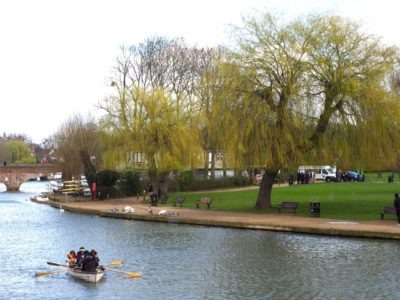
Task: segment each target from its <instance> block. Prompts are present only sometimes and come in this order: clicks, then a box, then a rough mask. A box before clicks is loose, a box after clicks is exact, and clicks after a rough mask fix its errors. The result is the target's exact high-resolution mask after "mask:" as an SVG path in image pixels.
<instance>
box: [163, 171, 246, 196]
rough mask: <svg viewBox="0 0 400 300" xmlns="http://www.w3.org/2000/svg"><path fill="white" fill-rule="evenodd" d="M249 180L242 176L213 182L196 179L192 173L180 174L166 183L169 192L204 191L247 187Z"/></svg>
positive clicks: (223, 178)
mask: <svg viewBox="0 0 400 300" xmlns="http://www.w3.org/2000/svg"><path fill="white" fill-rule="evenodd" d="M248 185H249V180H248V178H247V177H244V176H234V177H222V178H216V179H215V180H211V179H203V178H196V177H195V176H194V175H193V172H191V171H187V172H182V173H180V174H179V176H177V177H176V179H175V180H171V181H170V182H169V183H168V189H169V190H170V191H181V192H185V191H204V190H213V189H222V188H230V187H242V186H248Z"/></svg>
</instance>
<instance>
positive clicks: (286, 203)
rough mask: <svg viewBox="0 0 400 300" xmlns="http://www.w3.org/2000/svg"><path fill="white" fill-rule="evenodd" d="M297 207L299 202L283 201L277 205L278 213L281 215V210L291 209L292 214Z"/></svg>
mask: <svg viewBox="0 0 400 300" xmlns="http://www.w3.org/2000/svg"><path fill="white" fill-rule="evenodd" d="M298 207H299V202H291V201H283V202H281V204H279V205H278V213H281V212H282V210H283V209H291V210H292V211H293V213H296V210H297V208H298Z"/></svg>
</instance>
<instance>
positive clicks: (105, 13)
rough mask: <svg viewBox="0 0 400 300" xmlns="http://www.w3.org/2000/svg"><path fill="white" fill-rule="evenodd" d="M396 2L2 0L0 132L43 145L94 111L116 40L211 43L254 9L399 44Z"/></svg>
mask: <svg viewBox="0 0 400 300" xmlns="http://www.w3.org/2000/svg"><path fill="white" fill-rule="evenodd" d="M399 3H400V2H399ZM399 7H400V4H397V1H396V0H380V1H377V0H344V1H341V0H337V1H334V0H331V1H329V0H286V1H285V0H264V1H262V0H241V1H239V0H202V1H198V0H194V1H191V0H145V1H136V0H130V1H129V0H4V1H1V2H0V38H1V44H0V114H1V115H0V134H1V135H2V134H3V133H4V132H5V133H21V134H26V135H27V136H29V137H31V138H32V140H33V141H34V142H41V141H42V140H43V139H45V138H46V137H48V136H50V135H51V134H53V133H54V132H55V131H56V130H57V129H58V128H59V126H60V125H61V124H62V123H63V122H65V121H66V120H68V118H70V117H71V116H72V115H73V114H74V113H79V114H81V115H83V116H86V115H87V114H88V113H93V114H99V113H100V112H98V111H97V112H96V104H97V103H98V102H99V101H100V100H101V99H103V98H104V97H105V96H107V93H109V92H110V90H109V87H107V79H108V77H109V76H110V75H111V68H112V66H113V65H114V64H115V61H116V57H117V56H118V55H119V54H120V47H121V46H122V45H132V44H138V43H140V42H142V41H143V40H144V39H145V38H148V37H152V36H155V35H161V36H166V37H183V38H184V39H185V41H186V42H187V43H188V44H190V45H198V46H217V45H218V44H224V43H227V42H228V41H229V34H228V32H229V30H228V29H229V26H228V25H229V24H236V25H239V24H240V22H241V17H242V16H244V15H248V14H251V13H252V12H253V11H269V12H273V13H279V14H283V15H284V16H285V17H288V18H290V17H294V16H298V15H300V14H306V13H309V12H330V13H335V14H338V15H341V16H346V17H351V18H352V19H353V20H355V21H359V22H362V23H363V24H365V31H367V32H369V33H373V34H377V35H379V36H382V38H383V41H384V42H385V43H387V44H396V45H400V34H399V33H398V30H399V29H398V24H397V22H396V20H397V19H398V14H399Z"/></svg>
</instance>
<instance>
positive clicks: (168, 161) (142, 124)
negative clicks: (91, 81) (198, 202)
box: [102, 89, 201, 194]
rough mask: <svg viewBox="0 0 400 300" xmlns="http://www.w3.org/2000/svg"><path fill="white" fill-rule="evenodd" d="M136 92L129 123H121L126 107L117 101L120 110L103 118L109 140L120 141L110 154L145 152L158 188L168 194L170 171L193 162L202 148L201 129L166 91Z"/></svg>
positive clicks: (144, 156) (147, 166)
mask: <svg viewBox="0 0 400 300" xmlns="http://www.w3.org/2000/svg"><path fill="white" fill-rule="evenodd" d="M136 95H137V98H136V101H137V103H136V104H137V112H136V114H135V116H134V117H132V116H130V118H129V123H128V122H125V123H124V124H123V125H122V124H121V123H120V122H121V112H122V111H123V109H124V107H122V106H116V105H115V103H114V105H113V109H114V110H115V112H116V111H118V112H119V114H118V115H117V114H111V113H109V114H108V115H107V116H105V118H104V119H103V122H102V123H103V129H104V130H105V132H106V134H107V135H108V136H109V137H110V138H111V140H109V142H110V141H114V142H117V143H118V144H116V145H114V147H112V146H110V147H109V151H108V154H107V155H108V156H109V157H114V158H117V159H118V158H121V155H123V153H125V155H127V153H129V152H127V151H128V150H129V151H131V152H134V153H136V154H140V155H142V156H143V158H144V159H145V161H146V165H145V167H146V170H147V171H148V174H149V176H150V179H151V181H152V183H153V185H154V188H155V190H158V189H160V191H161V194H166V193H167V191H168V186H167V179H168V175H169V173H170V172H171V171H174V170H182V169H184V168H187V166H190V165H191V163H192V161H193V159H194V156H193V155H192V153H199V152H200V151H201V150H200V147H199V146H198V145H199V141H198V135H197V134H196V132H197V131H194V130H192V129H191V128H190V126H188V124H187V122H186V120H187V116H186V115H185V114H184V113H182V112H181V111H178V110H177V109H176V105H175V103H174V102H173V101H172V99H171V97H170V96H169V95H168V94H167V93H166V92H165V91H163V90H160V89H155V90H150V91H144V90H142V91H138V92H137V93H136ZM120 103H121V102H120ZM125 121H126V120H125ZM113 150H115V151H114V152H113ZM120 161H121V160H120ZM122 161H126V160H122Z"/></svg>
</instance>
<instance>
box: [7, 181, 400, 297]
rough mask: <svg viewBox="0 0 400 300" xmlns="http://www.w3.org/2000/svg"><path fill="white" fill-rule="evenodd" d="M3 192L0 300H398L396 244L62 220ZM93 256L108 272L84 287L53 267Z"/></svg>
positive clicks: (37, 187) (399, 248) (25, 197)
mask: <svg viewBox="0 0 400 300" xmlns="http://www.w3.org/2000/svg"><path fill="white" fill-rule="evenodd" d="M41 190H45V186H44V184H43V183H31V182H29V183H25V184H24V185H23V186H22V187H21V192H17V193H8V192H3V193H0V211H1V214H0V234H1V236H0V254H1V265H0V299H351V298H353V299H397V298H399V296H400V289H399V280H400V277H399V276H400V275H399V270H400V243H399V242H396V241H390V240H374V239H352V238H335V237H324V236H312V235H304V234H289V233H279V232H267V231H256V230H238V229H226V228H208V227H202V226H188V225H177V224H166V223H157V222H144V221H133V220H119V219H109V218H102V217H98V216H91V215H83V214H75V213H69V212H61V211H60V210H59V209H55V208H52V207H50V206H47V205H42V204H36V203H33V202H31V201H30V200H29V197H30V196H32V195H33V194H35V193H38V192H39V191H41ZM81 246H84V247H86V248H89V249H96V250H97V251H98V253H99V256H100V260H101V262H102V263H109V262H111V261H113V260H116V259H122V260H124V262H125V264H123V265H122V266H119V267H114V268H115V269H119V270H123V271H129V272H139V273H141V274H142V275H143V276H142V277H141V278H138V279H132V278H129V277H128V276H126V275H124V274H119V273H116V272H107V273H106V275H105V277H104V278H103V280H102V281H101V282H100V283H97V284H91V283H84V282H81V281H79V280H76V279H74V278H71V277H69V276H68V275H66V274H65V273H63V272H61V273H56V274H54V275H51V276H45V277H35V276H34V274H35V273H36V272H43V271H53V270H58V269H59V268H60V267H55V266H49V265H47V264H46V262H47V261H53V262H59V263H65V255H66V252H67V251H68V250H71V249H74V250H77V249H78V248H79V247H81Z"/></svg>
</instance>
